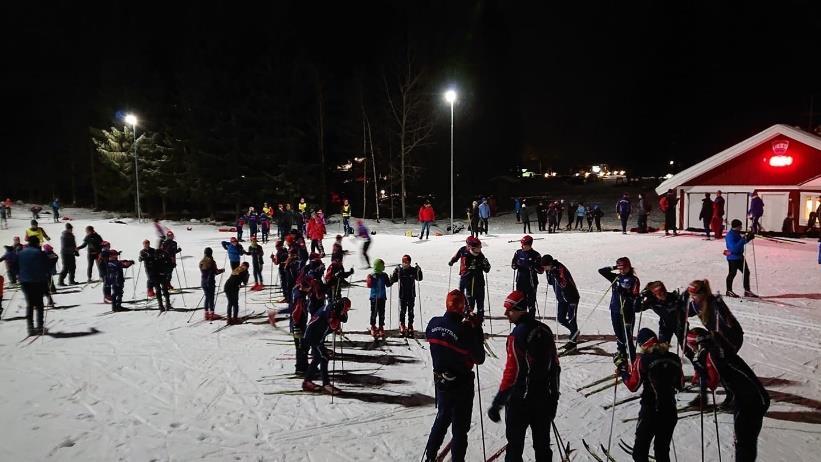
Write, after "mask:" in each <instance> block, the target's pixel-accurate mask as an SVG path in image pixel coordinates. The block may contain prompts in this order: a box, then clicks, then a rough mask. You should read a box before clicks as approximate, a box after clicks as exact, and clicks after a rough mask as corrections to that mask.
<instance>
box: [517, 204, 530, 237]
mask: <svg viewBox="0 0 821 462" xmlns="http://www.w3.org/2000/svg"><path fill="white" fill-rule="evenodd" d="M519 215H520V216H521V218H522V233H532V232H533V231H531V229H530V217H531V216H532V215H533V207H528V206H527V201H526V200H524V199H522V206H521V209H520V210H519Z"/></svg>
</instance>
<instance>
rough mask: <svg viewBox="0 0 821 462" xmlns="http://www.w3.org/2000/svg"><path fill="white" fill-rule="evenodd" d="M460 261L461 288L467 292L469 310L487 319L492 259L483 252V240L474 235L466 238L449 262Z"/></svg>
mask: <svg viewBox="0 0 821 462" xmlns="http://www.w3.org/2000/svg"><path fill="white" fill-rule="evenodd" d="M457 261H458V262H459V290H460V291H462V293H464V294H465V297H466V299H467V300H466V301H467V305H468V308H469V310H468V311H474V310H475V312H476V316H477V317H478V318H479V320H481V321H484V319H485V275H484V274H483V273H488V272H490V261H488V259H487V258H486V257H485V256H484V254H482V241H480V240H479V239H478V238H475V237H473V236H469V237H468V238H467V239H466V240H465V245H464V246H462V247H460V248H459V250H458V251H457V252H456V254H455V255H454V256H453V257H452V258H451V259H450V261H449V262H448V266H453V264H454V263H456V262H457Z"/></svg>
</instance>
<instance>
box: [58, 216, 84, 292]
mask: <svg viewBox="0 0 821 462" xmlns="http://www.w3.org/2000/svg"><path fill="white" fill-rule="evenodd" d="M79 255H80V253H79V252H77V240H76V239H74V227H73V226H72V225H71V223H66V229H65V231H63V234H62V235H61V236H60V257H61V258H62V259H63V269H62V270H60V279H59V280H58V283H57V285H59V286H64V285H66V283H65V280H66V276H68V283H69V284H71V285H74V284H76V282H74V272H75V271H76V270H77V260H76V259H75V257H77V256H79Z"/></svg>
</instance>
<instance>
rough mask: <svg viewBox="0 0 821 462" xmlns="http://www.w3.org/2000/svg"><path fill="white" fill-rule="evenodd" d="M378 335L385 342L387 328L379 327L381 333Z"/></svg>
mask: <svg viewBox="0 0 821 462" xmlns="http://www.w3.org/2000/svg"><path fill="white" fill-rule="evenodd" d="M377 335H379V338H381V339H382V340H385V326H379V331H378V332H377Z"/></svg>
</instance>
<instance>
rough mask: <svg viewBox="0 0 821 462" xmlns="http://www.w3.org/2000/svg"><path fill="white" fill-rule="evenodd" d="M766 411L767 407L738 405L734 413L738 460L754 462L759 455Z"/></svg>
mask: <svg viewBox="0 0 821 462" xmlns="http://www.w3.org/2000/svg"><path fill="white" fill-rule="evenodd" d="M766 413H767V408H763V409H743V406H736V411H735V414H734V415H733V430H734V432H735V460H736V462H753V461H754V460H756V457H757V455H758V434H759V433H761V423H762V421H763V420H764V414H766Z"/></svg>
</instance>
